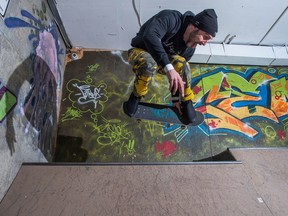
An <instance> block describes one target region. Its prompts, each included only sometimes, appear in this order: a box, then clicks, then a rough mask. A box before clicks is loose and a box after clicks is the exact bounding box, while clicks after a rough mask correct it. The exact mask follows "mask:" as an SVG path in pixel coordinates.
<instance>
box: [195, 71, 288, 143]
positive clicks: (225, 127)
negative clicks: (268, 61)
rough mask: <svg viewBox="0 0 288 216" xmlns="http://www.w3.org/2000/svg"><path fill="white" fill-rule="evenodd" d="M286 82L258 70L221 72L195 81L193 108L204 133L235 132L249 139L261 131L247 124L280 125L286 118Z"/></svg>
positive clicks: (212, 72) (283, 75)
mask: <svg viewBox="0 0 288 216" xmlns="http://www.w3.org/2000/svg"><path fill="white" fill-rule="evenodd" d="M287 78H288V77H287V74H282V75H275V74H273V73H270V72H268V71H264V70H260V69H249V70H247V71H245V72H244V73H239V72H238V71H231V70H226V69H225V68H217V69H215V70H213V71H211V72H209V73H206V74H205V75H203V76H201V77H199V78H198V77H196V78H195V80H194V82H193V84H192V85H193V86H194V87H193V91H194V93H195V95H196V101H197V104H196V107H197V109H199V111H202V112H203V113H204V114H205V115H206V117H207V121H208V126H209V128H207V132H208V130H209V131H210V132H211V134H213V133H221V132H224V131H226V132H227V133H229V132H230V133H234V132H236V133H241V135H243V136H246V137H247V138H251V139H253V138H256V137H257V136H260V135H261V128H259V127H258V128H257V127H256V125H253V123H251V121H253V120H258V121H267V122H271V123H276V124H283V122H285V119H287V117H288V103H287V86H288V82H287ZM198 89H201V90H203V93H202V92H201V94H199V91H198Z"/></svg>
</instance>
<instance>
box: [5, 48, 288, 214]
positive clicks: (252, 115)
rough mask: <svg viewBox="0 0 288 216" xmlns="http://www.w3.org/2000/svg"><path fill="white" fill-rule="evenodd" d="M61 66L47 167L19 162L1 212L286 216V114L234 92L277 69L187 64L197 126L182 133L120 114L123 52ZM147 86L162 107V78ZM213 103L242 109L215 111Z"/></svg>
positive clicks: (126, 75)
mask: <svg viewBox="0 0 288 216" xmlns="http://www.w3.org/2000/svg"><path fill="white" fill-rule="evenodd" d="M68 60H69V59H68ZM67 62H68V63H67V65H66V69H65V76H64V84H63V91H62V101H61V112H60V121H59V125H58V137H57V145H56V149H55V156H54V158H53V161H51V163H48V164H42V163H39V164H35V163H34V164H33V163H26V164H23V165H22V167H21V169H20V171H19V173H18V174H17V177H16V179H15V180H14V181H13V184H12V185H11V187H10V189H9V190H8V192H7V194H6V195H5V197H4V199H3V201H2V202H1V207H0V215H16V214H19V215H41V213H45V214H47V215H286V214H287V210H286V208H285V205H286V201H287V200H288V197H287V194H288V193H287V192H288V191H287V189H286V188H288V187H287V183H286V182H287V181H286V179H287V175H288V173H287V170H288V169H287V163H285V161H286V160H287V159H286V158H287V156H288V151H287V148H286V147H285V145H287V141H285V139H284V138H283V137H281V133H280V132H281V130H283V131H284V129H285V126H286V125H285V124H287V123H285V121H284V120H282V122H281V119H283V117H285V116H287V113H283V112H281V111H282V109H281V108H284V107H283V106H282V107H280V108H279V107H278V108H279V109H278V108H277V107H276V106H274V112H273V113H269V112H268V109H262V110H261V109H259V106H258V105H257V104H256V103H251V101H246V98H249V97H250V98H252V97H253V96H249V94H251V92H252V91H253V92H255V91H256V90H255V88H256V86H257V85H254V89H253V88H252V87H251V86H249V84H247V85H246V86H245V88H246V90H245V91H244V87H243V86H242V87H241V85H243V83H241V81H242V82H243V80H244V78H245V77H246V78H245V79H250V80H254V81H253V82H254V83H255V82H259V83H260V82H263V79H270V80H272V81H271V82H274V81H275V80H281V79H283V78H282V75H281V70H282V68H281V67H279V68H273V69H274V72H275V73H273V74H272V73H269V72H271V68H269V69H267V68H265V67H263V68H259V67H257V68H255V67H244V66H227V65H226V66H219V65H215V66H211V65H209V66H207V65H196V66H195V67H194V66H192V74H195V75H194V77H193V78H194V79H195V80H196V81H195V82H192V85H194V88H193V90H194V92H195V96H196V102H195V107H196V109H197V110H199V111H201V112H203V114H204V116H205V121H204V122H203V124H201V125H199V126H196V127H190V126H187V127H185V128H181V125H173V124H166V123H158V122H154V121H145V120H144V121H141V122H140V123H139V122H137V121H136V119H133V118H129V117H127V116H126V115H125V114H123V111H122V106H121V103H122V102H123V101H124V100H125V99H126V98H127V97H128V95H129V88H131V85H132V83H133V74H132V72H131V71H130V68H129V65H128V64H127V61H126V53H125V52H124V53H121V52H119V53H112V52H107V51H104V52H103V51H101V52H99V51H98V52H95V51H84V53H83V57H82V58H81V59H78V60H77V61H67ZM241 70H242V74H241V73H239V71H240V72H241ZM247 71H248V72H247ZM244 72H245V73H244ZM225 73H226V75H225ZM277 73H278V75H280V76H278V78H277V79H275V77H277V76H276V75H277ZM223 74H224V75H225V76H223ZM247 74H249V76H248V75H247ZM275 74H276V75H275ZM217 77H218V81H217V82H216V78H217ZM223 77H225V79H223ZM231 77H233V79H234V80H235V79H236V80H237V79H238V82H239V83H240V84H241V85H238V84H234V83H233V85H234V86H236V85H238V88H237V91H238V94H236V93H235V92H234V94H229V97H227V96H225V94H226V93H225V91H224V89H225V88H226V90H227V87H226V85H228V83H229V82H231V80H230V78H231ZM127 80H129V81H128V82H127ZM210 80H213V83H215V84H217V85H219V86H220V87H219V89H220V90H219V91H218V93H217V94H216V93H215V92H214V91H213V92H212V91H211V90H210V91H207V88H209V89H214V87H213V83H211V81H210ZM156 81H157V82H158V85H156V84H153V83H152V85H151V89H152V90H151V92H152V93H151V94H150V96H149V97H146V98H145V99H144V100H145V101H148V102H151V101H152V102H154V103H165V98H163V95H164V96H167V95H168V94H169V92H166V93H163V90H161V91H160V90H159V89H160V87H159V85H160V86H161V85H166V83H165V80H163V79H161V76H156V77H155V83H156ZM219 83H220V84H219ZM279 83H281V82H280V81H279ZM155 85H156V86H155ZM228 86H229V85H228ZM278 86H279V85H278ZM248 87H249V89H250V93H249V92H248V91H247V88H248ZM230 88H231V89H232V87H231V86H230ZM241 88H242V90H241ZM257 88H258V87H257ZM235 89H236V88H235ZM233 91H236V90H233ZM265 91H266V90H265V89H260V90H259V88H258V89H257V93H258V94H259V95H262V94H263V95H264V94H265ZM206 92H210V93H206ZM240 93H241V94H240ZM166 94H167V95H166ZM239 95H240V96H239ZM270 95H273V92H272V93H270ZM167 97H168V96H167ZM213 97H214V98H213ZM213 100H214V101H217V103H215V102H214V103H213ZM265 100H273V97H270V98H267V97H266V98H265ZM219 101H222V104H230V105H231V104H232V101H233V102H234V106H237V102H238V103H239V104H241V106H240V105H239V107H244V108H245V109H241V108H239V109H237V112H236V111H235V110H232V109H226V110H224V109H223V106H222V104H221V103H219ZM224 102H225V103H224ZM168 103H169V102H168ZM166 104H167V102H166ZM271 104H272V102H271ZM96 105H97V106H96ZM226 106H227V105H226ZM220 108H221V109H220ZM270 108H271V107H270ZM220 110H221V112H219V111H220ZM272 114H273V115H272ZM72 125H73V126H72ZM245 125H246V126H245ZM71 126H72V127H71ZM272 128H273V130H272ZM275 137H276V138H277V139H272V138H275ZM251 140H253V142H251ZM275 140H276V141H275ZM281 145H283V147H281ZM275 146H276V147H275ZM44 152H45V149H44ZM45 214H44V215H45Z"/></svg>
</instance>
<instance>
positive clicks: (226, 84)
mask: <svg viewBox="0 0 288 216" xmlns="http://www.w3.org/2000/svg"><path fill="white" fill-rule="evenodd" d="M221 86H222V87H223V88H225V87H226V88H230V85H229V83H228V81H227V79H226V77H224V79H223V82H222V83H221Z"/></svg>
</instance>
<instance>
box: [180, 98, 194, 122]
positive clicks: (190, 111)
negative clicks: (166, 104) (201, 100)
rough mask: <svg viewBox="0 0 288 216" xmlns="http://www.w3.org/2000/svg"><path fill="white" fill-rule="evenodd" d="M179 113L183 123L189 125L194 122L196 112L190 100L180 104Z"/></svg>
mask: <svg viewBox="0 0 288 216" xmlns="http://www.w3.org/2000/svg"><path fill="white" fill-rule="evenodd" d="M181 111H182V115H183V118H185V122H187V123H188V124H189V123H192V122H194V121H195V117H196V111H195V109H194V106H193V104H192V101H191V100H189V101H184V102H181Z"/></svg>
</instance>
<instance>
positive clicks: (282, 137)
mask: <svg viewBox="0 0 288 216" xmlns="http://www.w3.org/2000/svg"><path fill="white" fill-rule="evenodd" d="M277 135H278V138H279V140H284V139H285V137H286V133H285V132H284V131H283V130H279V131H278V132H277Z"/></svg>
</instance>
